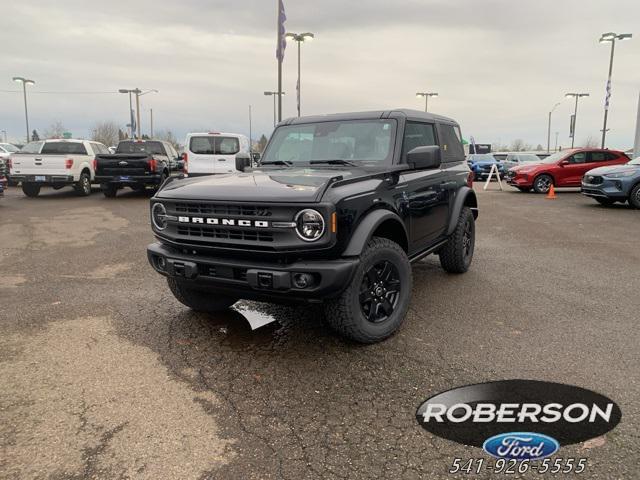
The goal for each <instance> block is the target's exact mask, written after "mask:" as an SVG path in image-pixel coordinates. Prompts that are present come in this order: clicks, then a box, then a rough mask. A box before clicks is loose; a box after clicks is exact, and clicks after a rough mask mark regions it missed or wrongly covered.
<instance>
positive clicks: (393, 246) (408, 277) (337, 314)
mask: <svg viewBox="0 0 640 480" xmlns="http://www.w3.org/2000/svg"><path fill="white" fill-rule="evenodd" d="M387 269H388V270H387ZM388 272H390V274H387V273H388ZM385 275H386V276H385ZM365 277H366V278H365ZM385 278H386V280H385ZM373 279H377V280H379V286H378V287H374V285H375V283H376V282H374V281H373ZM412 284H413V277H412V272H411V264H410V263H409V258H408V257H407V254H406V253H405V251H404V250H403V249H402V247H400V245H398V244H397V243H395V242H393V241H391V240H389V239H386V238H380V237H374V238H372V239H371V240H369V242H368V244H367V246H366V247H365V249H364V250H363V252H362V253H361V254H360V263H359V264H358V267H357V268H356V271H355V273H354V275H353V279H352V280H351V283H350V284H349V286H348V287H347V288H346V289H345V291H344V292H343V293H342V294H341V295H340V296H339V297H338V298H336V299H332V300H329V301H327V302H325V304H324V313H325V320H326V322H327V324H328V325H329V326H330V327H331V328H332V329H333V330H334V331H336V332H337V333H338V334H339V335H341V336H343V337H345V338H348V339H350V340H353V341H356V342H359V343H375V342H380V341H382V340H384V339H385V338H388V337H390V336H391V335H393V334H394V333H395V332H396V331H397V330H398V328H399V327H400V325H402V322H403V321H404V319H405V316H406V314H407V309H408V308H409V301H410V298H411V288H412ZM387 287H388V288H387ZM374 291H375V292H376V295H375V296H374V295H371V296H369V292H371V293H372V294H373V292H374ZM378 293H381V294H380V295H378ZM366 298H370V300H366ZM389 306H390V307H391V310H388V308H389ZM365 312H366V315H367V316H365ZM372 312H373V313H372ZM379 317H382V318H379Z"/></svg>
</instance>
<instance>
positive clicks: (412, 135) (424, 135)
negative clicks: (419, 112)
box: [402, 122, 437, 162]
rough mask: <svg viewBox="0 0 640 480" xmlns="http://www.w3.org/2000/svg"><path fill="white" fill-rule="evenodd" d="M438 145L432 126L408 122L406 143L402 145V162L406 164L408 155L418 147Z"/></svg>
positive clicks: (405, 130) (405, 135)
mask: <svg viewBox="0 0 640 480" xmlns="http://www.w3.org/2000/svg"><path fill="white" fill-rule="evenodd" d="M428 145H437V143H436V136H435V132H434V129H433V125H432V124H428V123H417V122H407V124H406V125H405V127H404V141H403V143H402V161H403V162H406V160H407V153H409V152H410V151H411V150H413V149H414V148H416V147H424V146H428Z"/></svg>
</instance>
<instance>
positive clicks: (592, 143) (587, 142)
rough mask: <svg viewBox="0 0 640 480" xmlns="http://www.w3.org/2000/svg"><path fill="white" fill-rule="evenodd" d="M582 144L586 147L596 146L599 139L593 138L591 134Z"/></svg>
mask: <svg viewBox="0 0 640 480" xmlns="http://www.w3.org/2000/svg"><path fill="white" fill-rule="evenodd" d="M582 144H583V146H584V148H596V147H597V146H598V140H596V139H595V138H593V135H589V136H588V137H587V138H586V139H585V140H584V142H582Z"/></svg>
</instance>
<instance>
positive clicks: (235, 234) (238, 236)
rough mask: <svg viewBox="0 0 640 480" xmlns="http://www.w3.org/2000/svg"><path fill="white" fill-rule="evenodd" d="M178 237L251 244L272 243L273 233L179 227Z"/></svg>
mask: <svg viewBox="0 0 640 480" xmlns="http://www.w3.org/2000/svg"><path fill="white" fill-rule="evenodd" d="M178 235H185V236H189V237H201V238H213V239H224V240H245V241H251V242H273V233H271V232H261V231H259V230H230V229H226V228H211V227H194V226H186V225H179V226H178Z"/></svg>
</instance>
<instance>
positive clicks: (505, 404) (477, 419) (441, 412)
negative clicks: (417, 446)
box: [416, 380, 622, 458]
mask: <svg viewBox="0 0 640 480" xmlns="http://www.w3.org/2000/svg"><path fill="white" fill-rule="evenodd" d="M621 418H622V412H621V411H620V407H618V405H617V404H616V403H615V402H614V401H613V400H611V399H610V398H607V397H605V396H604V395H601V394H599V393H596V392H593V391H591V390H587V389H585V388H581V387H575V386H573V385H565V384H562V383H554V382H542V381H538V380H501V381H498V382H487V383H479V384H476V385H467V386H464V387H459V388H454V389H452V390H448V391H446V392H442V393H439V394H437V395H434V396H433V397H431V398H429V399H427V400H425V401H424V402H423V403H422V404H421V405H420V406H419V407H418V410H417V412H416V419H417V421H418V423H419V424H420V426H422V427H423V428H424V429H425V430H427V431H428V432H430V433H432V434H434V435H437V436H439V437H441V438H445V439H447V440H452V441H454V442H458V443H462V444H464V445H471V446H475V447H485V450H486V451H487V452H488V453H490V454H492V455H495V454H496V453H497V454H498V455H502V453H499V452H498V449H500V452H503V453H504V455H503V456H505V458H507V457H508V458H511V456H513V455H516V456H517V455H520V454H523V455H524V454H526V455H530V456H531V457H530V458H534V457H535V458H542V457H540V455H542V456H548V455H551V453H549V452H550V451H551V450H553V448H554V447H553V445H554V442H555V443H557V444H559V445H561V446H564V445H571V444H574V443H579V442H584V441H586V440H589V439H591V438H595V437H599V436H601V435H604V434H605V433H607V432H609V431H611V430H613V429H614V428H615V427H616V425H618V423H620V419H621ZM514 432H516V433H514ZM517 432H527V433H525V434H522V435H521V434H520V433H517ZM534 435H536V436H534ZM543 437H544V438H546V439H547V440H545V441H542V440H541V439H542V438H543ZM550 440H551V441H550ZM514 458H515V457H514Z"/></svg>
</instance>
